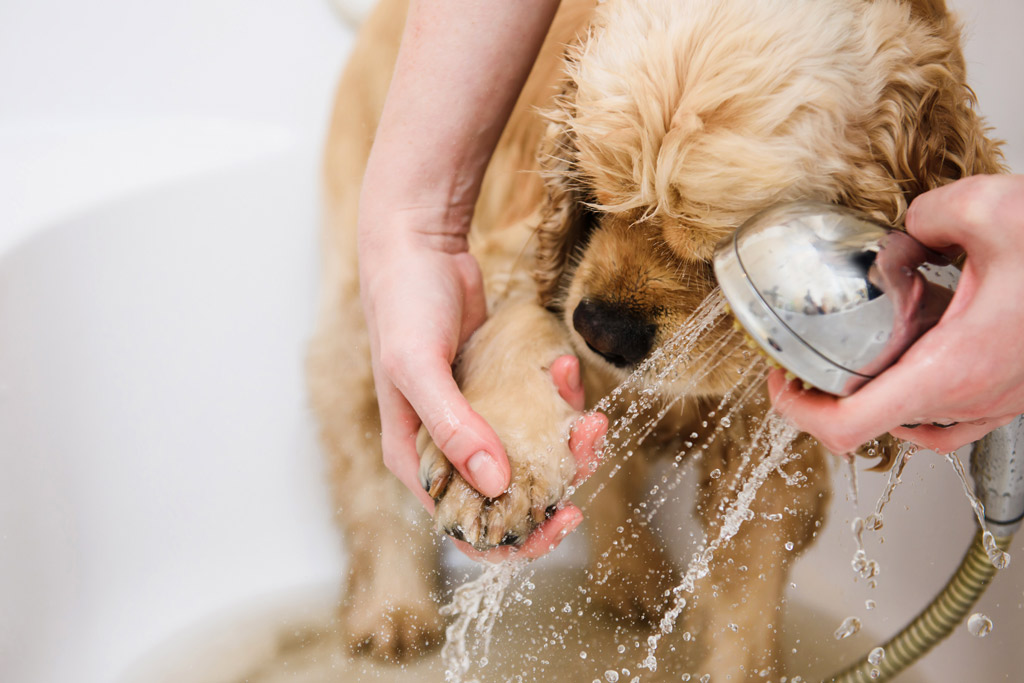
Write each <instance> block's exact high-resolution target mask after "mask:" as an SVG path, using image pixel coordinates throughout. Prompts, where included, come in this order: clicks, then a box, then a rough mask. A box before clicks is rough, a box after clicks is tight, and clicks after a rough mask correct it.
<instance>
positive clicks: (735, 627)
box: [729, 624, 740, 633]
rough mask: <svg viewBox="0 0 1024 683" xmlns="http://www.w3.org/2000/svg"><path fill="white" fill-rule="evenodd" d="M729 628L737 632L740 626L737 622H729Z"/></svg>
mask: <svg viewBox="0 0 1024 683" xmlns="http://www.w3.org/2000/svg"><path fill="white" fill-rule="evenodd" d="M729 630H730V631H732V632H733V633H736V632H737V631H739V630H740V627H739V626H737V625H736V624H729Z"/></svg>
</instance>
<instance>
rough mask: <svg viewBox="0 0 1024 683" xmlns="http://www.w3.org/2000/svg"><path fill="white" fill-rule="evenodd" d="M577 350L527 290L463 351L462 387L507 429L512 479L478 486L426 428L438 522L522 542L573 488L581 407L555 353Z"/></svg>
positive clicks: (489, 542)
mask: <svg viewBox="0 0 1024 683" xmlns="http://www.w3.org/2000/svg"><path fill="white" fill-rule="evenodd" d="M570 353H572V349H571V347H570V345H569V342H568V337H567V333H566V331H565V328H564V327H563V326H562V324H561V323H560V322H559V321H558V320H557V319H556V318H555V317H554V316H553V315H552V314H551V313H550V312H548V311H546V310H544V309H543V308H541V307H540V306H538V305H537V303H536V302H535V301H533V300H531V299H527V298H525V297H523V298H518V299H513V300H509V301H506V302H504V303H502V304H501V305H500V306H499V307H497V308H496V310H495V311H494V313H493V314H492V316H491V317H490V318H489V319H488V321H487V322H486V323H484V325H483V326H482V327H481V328H480V329H479V330H477V331H476V333H474V335H473V337H472V338H470V340H469V342H467V344H466V346H465V347H464V348H463V349H462V351H461V352H460V354H459V358H458V360H457V361H456V366H455V377H456V379H457V380H458V382H459V386H460V387H461V389H462V392H463V394H464V395H465V396H466V398H467V399H468V400H469V402H470V404H471V405H472V406H473V409H474V410H476V411H477V412H478V413H479V414H480V415H481V416H482V417H483V418H484V419H485V420H487V422H488V424H490V425H491V427H492V428H493V429H494V430H495V432H496V433H497V434H498V437H499V438H500V439H501V441H502V444H503V445H504V447H505V450H506V453H507V454H508V459H509V465H510V468H511V483H510V484H509V487H508V489H507V490H506V491H505V492H504V493H503V494H502V495H500V496H498V497H497V498H493V499H491V498H485V497H484V496H482V495H481V494H479V493H478V492H477V491H476V490H474V489H473V488H472V487H471V486H470V485H469V484H468V483H467V482H466V481H465V480H464V479H463V478H462V477H461V476H460V475H459V474H458V472H456V471H455V470H454V469H453V468H452V466H451V464H450V463H449V462H448V461H447V460H446V459H445V457H444V454H443V453H442V452H441V450H440V449H439V448H438V447H437V446H436V445H435V444H434V443H433V441H432V440H431V439H430V436H429V434H427V432H426V430H424V429H421V430H420V438H419V443H418V446H419V450H420V454H421V461H420V483H421V484H422V485H423V487H424V489H426V490H427V491H428V492H429V493H430V494H431V495H432V496H433V497H434V498H435V500H436V501H437V508H436V510H435V513H434V526H435V528H436V529H437V530H438V531H439V532H442V533H446V534H449V535H451V536H453V537H454V538H457V539H459V540H464V541H466V542H468V543H470V544H471V545H473V546H474V547H475V548H477V549H478V550H486V549H490V548H493V547H495V546H498V545H520V544H521V543H522V542H523V541H525V540H526V537H527V536H529V534H530V532H531V531H533V529H534V528H536V527H537V526H538V525H539V524H540V523H541V522H543V521H544V520H545V518H546V517H548V516H550V515H551V514H552V513H553V512H554V510H555V508H556V506H557V505H558V504H559V503H560V502H561V501H562V500H563V498H565V496H566V491H567V488H568V486H569V484H570V483H571V482H572V479H573V476H574V474H575V472H576V462H575V460H574V459H573V456H572V454H571V452H570V450H569V446H568V434H569V429H570V427H571V425H572V423H573V421H574V420H575V419H576V417H577V416H578V413H577V412H576V411H575V410H574V409H573V408H572V407H571V406H569V404H567V403H566V402H565V401H564V400H563V399H562V397H561V396H559V394H558V390H557V389H556V387H555V384H554V383H553V382H552V379H551V375H550V372H549V369H550V365H551V363H552V362H553V361H554V360H555V359H556V358H558V357H559V356H561V355H565V354H570Z"/></svg>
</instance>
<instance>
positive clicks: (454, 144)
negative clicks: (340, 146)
mask: <svg viewBox="0 0 1024 683" xmlns="http://www.w3.org/2000/svg"><path fill="white" fill-rule="evenodd" d="M557 6H558V0H413V2H412V6H411V7H410V13H409V18H408V21H407V24H406V28H405V33H404V35H403V38H402V47H401V49H400V51H399V55H398V61H397V64H396V68H395V74H394V77H393V80H392V83H391V87H390V89H389V91H388V96H387V100H386V103H385V105H384V111H383V113H382V116H381V121H380V125H379V128H378V130H377V137H376V140H375V141H374V146H373V151H372V153H371V155H370V162H369V166H368V168H367V174H366V179H365V182H364V191H363V204H364V207H363V208H364V209H368V210H371V211H374V212H375V213H376V212H377V211H379V210H384V209H385V208H386V209H387V210H412V211H424V210H425V211H428V212H439V211H440V212H445V211H446V212H447V214H445V215H443V216H441V217H440V221H441V222H443V223H446V224H447V225H446V226H442V225H438V226H437V229H439V230H452V229H459V228H457V227H454V226H459V225H461V226H463V227H462V228H461V229H466V228H468V225H469V217H470V216H471V215H472V207H473V204H474V202H475V201H476V197H477V193H478V192H479V189H480V182H481V179H482V177H483V172H484V169H485V168H486V166H487V162H488V159H489V158H490V156H491V153H492V152H493V150H494V147H495V145H496V144H497V141H498V138H499V137H500V135H501V131H502V129H503V128H504V126H505V123H506V122H507V120H508V117H509V114H510V113H511V111H512V107H513V106H514V104H515V101H516V98H517V97H518V95H519V92H520V90H521V89H522V86H523V83H524V82H525V80H526V77H527V75H528V74H529V72H530V68H531V66H532V65H533V61H534V59H535V58H536V56H537V52H538V51H539V50H540V46H541V43H542V42H543V40H544V36H545V34H546V33H547V29H548V27H549V26H550V24H551V20H552V17H553V16H554V12H555V10H556V9H557ZM375 207H376V208H375ZM372 222H375V221H372Z"/></svg>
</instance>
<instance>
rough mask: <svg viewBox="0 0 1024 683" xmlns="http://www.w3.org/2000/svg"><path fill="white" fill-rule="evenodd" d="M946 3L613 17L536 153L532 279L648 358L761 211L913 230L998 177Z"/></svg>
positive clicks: (676, 6) (726, 365)
mask: <svg viewBox="0 0 1024 683" xmlns="http://www.w3.org/2000/svg"><path fill="white" fill-rule="evenodd" d="M941 5H942V3H941V1H936V0H917V2H915V3H910V2H901V1H900V0H875V1H874V2H868V1H867V0H863V1H861V0H749V1H743V0H732V1H730V2H721V1H720V0H635V1H630V0H620V1H618V2H615V1H614V0H613V1H612V2H609V3H606V4H605V5H603V6H602V8H601V9H600V10H599V12H598V14H597V16H596V19H595V22H594V24H593V26H592V27H591V29H590V31H589V32H588V34H587V35H586V36H584V37H583V38H581V40H580V41H579V42H578V44H576V45H575V46H573V47H571V48H570V49H569V51H568V54H567V58H566V81H565V84H564V88H563V91H562V93H561V95H560V96H559V97H558V98H557V99H556V103H555V105H554V106H553V107H552V108H551V109H550V110H549V111H548V112H546V115H547V118H548V121H549V124H548V130H547V133H546V136H545V140H544V143H543V147H542V150H541V164H542V167H543V169H544V172H545V183H546V188H547V192H546V195H547V198H546V206H545V207H544V210H543V212H542V213H543V218H542V221H541V225H540V228H539V231H538V238H539V243H538V244H539V249H538V268H537V272H536V276H537V281H538V285H539V288H540V296H541V300H542V302H543V303H544V304H545V305H547V306H548V307H549V308H551V309H553V310H557V311H559V312H560V313H561V314H562V315H563V317H564V320H565V321H566V323H567V325H568V326H569V327H570V328H571V329H573V330H574V334H573V337H574V340H575V342H576V344H577V347H578V351H579V353H580V354H582V355H584V356H587V357H590V358H591V359H592V360H596V361H597V362H598V363H599V364H603V365H604V366H605V367H607V368H609V369H610V370H611V371H613V372H616V371H618V372H619V373H620V375H621V374H622V373H624V372H626V371H628V370H630V369H632V368H633V367H635V366H636V365H638V364H639V363H640V362H641V361H643V360H644V359H645V358H646V357H647V356H648V355H649V354H650V352H651V351H652V350H653V349H654V348H656V347H658V346H659V345H660V344H661V343H663V342H664V341H665V340H666V339H668V338H670V337H671V336H672V335H673V334H674V333H675V332H676V331H677V330H678V329H679V327H680V325H681V324H682V323H683V321H685V320H686V318H687V317H688V316H689V315H690V314H691V312H692V311H693V310H694V309H695V308H696V307H697V305H698V304H699V303H700V302H701V301H702V300H704V298H705V297H706V296H707V295H708V294H709V292H711V290H712V289H713V288H714V287H715V280H714V275H713V272H712V269H711V266H710V259H711V255H712V251H713V249H714V246H715V244H716V243H717V242H718V241H719V240H720V239H721V238H722V237H724V236H726V235H728V234H730V233H731V231H733V230H734V229H735V228H736V227H737V226H739V225H740V224H741V223H742V222H743V221H744V220H745V219H746V218H748V217H749V216H751V215H752V214H753V213H755V212H757V211H758V210H760V209H762V208H764V207H767V206H769V205H772V204H774V203H777V202H781V201H787V200H795V199H804V198H807V199H817V200H822V201H828V202H834V203H838V204H843V205H846V206H850V207H853V208H857V209H860V210H863V211H866V212H868V213H869V214H872V215H873V216H875V217H876V218H878V219H880V220H881V221H883V222H885V223H888V224H891V225H899V224H900V223H901V222H902V219H903V215H904V213H905V211H906V208H907V205H908V203H909V202H910V200H911V199H913V197H914V196H916V195H917V194H920V193H921V192H924V191H927V190H929V189H932V188H934V187H937V186H939V185H942V184H944V183H947V182H950V181H952V180H955V179H956V178H959V177H962V176H965V175H971V174H974V173H979V172H997V171H999V170H1001V166H1000V155H999V152H998V148H997V145H995V144H994V143H993V142H992V141H990V140H989V139H987V138H986V136H985V130H984V127H983V125H982V123H981V121H980V119H979V117H978V116H977V115H976V114H975V112H974V110H973V108H972V107H973V104H974V102H973V94H972V92H971V90H970V89H969V87H968V86H967V85H966V82H965V80H964V67H963V60H962V57H961V54H960V48H959V31H958V28H957V27H956V26H955V24H954V22H952V21H951V20H950V19H949V18H948V17H947V16H946V15H945V12H944V8H943V7H942V6H941ZM728 329H729V323H728V322H727V321H725V320H722V321H720V322H719V323H718V324H717V325H716V326H715V327H714V328H713V329H711V330H710V331H708V332H707V333H706V334H704V335H703V336H702V339H701V341H700V342H699V345H698V348H697V349H696V350H695V353H698V354H699V353H702V352H704V351H707V350H709V349H712V348H713V347H714V345H715V344H716V343H717V342H719V341H720V340H721V339H722V337H723V335H725V334H726V332H727V331H728ZM715 353H719V355H720V356H721V357H722V359H723V360H724V362H722V363H721V364H720V365H719V366H718V369H717V370H715V371H714V372H712V373H711V374H709V375H708V376H707V377H706V378H705V379H704V380H702V381H701V382H700V383H699V384H698V385H697V387H696V391H697V393H700V394H719V393H721V392H723V391H725V390H726V389H727V388H728V387H731V386H732V385H734V384H735V382H736V374H735V373H736V370H737V369H738V367H739V364H740V362H741V359H740V353H739V350H738V348H737V345H728V346H727V348H724V349H723V350H721V351H719V352H715Z"/></svg>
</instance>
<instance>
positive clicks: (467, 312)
mask: <svg viewBox="0 0 1024 683" xmlns="http://www.w3.org/2000/svg"><path fill="white" fill-rule="evenodd" d="M453 258H454V259H455V264H456V267H457V268H458V272H459V278H460V279H461V280H462V292H463V296H462V327H461V329H460V330H459V346H462V345H463V344H465V343H466V341H467V340H468V339H469V337H470V335H472V334H473V333H474V332H475V331H476V330H477V328H478V327H480V326H481V325H483V324H484V321H485V320H487V298H486V296H485V295H484V280H483V274H482V273H481V272H480V264H479V263H477V260H476V259H475V258H473V257H472V256H471V255H470V254H469V253H465V254H456V255H454V256H453Z"/></svg>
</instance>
